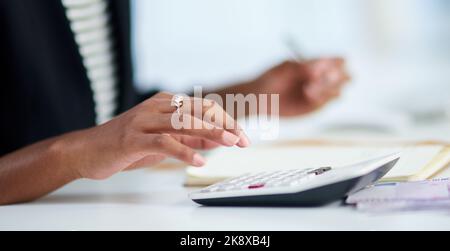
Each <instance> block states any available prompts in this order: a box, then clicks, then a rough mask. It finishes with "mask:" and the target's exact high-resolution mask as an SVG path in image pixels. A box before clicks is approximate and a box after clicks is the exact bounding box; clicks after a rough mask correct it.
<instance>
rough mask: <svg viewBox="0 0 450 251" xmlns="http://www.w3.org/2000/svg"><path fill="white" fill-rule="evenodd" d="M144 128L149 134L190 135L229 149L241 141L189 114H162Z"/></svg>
mask: <svg viewBox="0 0 450 251" xmlns="http://www.w3.org/2000/svg"><path fill="white" fill-rule="evenodd" d="M173 119H175V121H173ZM144 126H145V128H144V132H146V133H149V134H151V133H166V134H171V135H188V136H193V137H197V138H202V139H205V140H209V141H212V142H215V143H217V144H220V145H223V146H228V147H231V146H235V145H236V144H237V143H238V142H239V141H240V137H239V136H237V135H235V134H233V133H231V132H229V131H227V130H225V129H223V128H221V127H217V126H215V125H214V124H210V123H208V122H205V121H203V120H201V119H199V118H197V117H194V116H191V115H188V114H183V115H181V116H178V115H177V114H170V113H167V114H161V115H160V116H159V118H158V120H152V121H149V122H148V123H146V124H145V125H144Z"/></svg>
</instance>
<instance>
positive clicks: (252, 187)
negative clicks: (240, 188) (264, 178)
mask: <svg viewBox="0 0 450 251" xmlns="http://www.w3.org/2000/svg"><path fill="white" fill-rule="evenodd" d="M265 185H266V184H264V183H260V184H253V185H250V186H248V189H259V188H263V187H264V186H265Z"/></svg>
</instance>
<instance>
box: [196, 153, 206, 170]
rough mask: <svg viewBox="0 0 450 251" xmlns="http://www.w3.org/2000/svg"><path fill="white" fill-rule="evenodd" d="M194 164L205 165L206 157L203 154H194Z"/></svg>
mask: <svg viewBox="0 0 450 251" xmlns="http://www.w3.org/2000/svg"><path fill="white" fill-rule="evenodd" d="M193 164H194V166H197V167H200V166H204V165H205V164H206V160H205V158H203V156H201V155H200V154H198V153H196V154H195V155H194V159H193Z"/></svg>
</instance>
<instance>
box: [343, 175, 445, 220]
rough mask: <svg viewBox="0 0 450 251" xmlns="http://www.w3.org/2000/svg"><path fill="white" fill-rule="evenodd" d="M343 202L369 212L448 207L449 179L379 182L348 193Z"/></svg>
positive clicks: (442, 208) (443, 208)
mask: <svg viewBox="0 0 450 251" xmlns="http://www.w3.org/2000/svg"><path fill="white" fill-rule="evenodd" d="M346 203H348V204H353V205H356V207H357V208H358V209H359V210H363V211H370V212H385V211H405V210H450V180H449V179H439V180H431V181H420V182H400V183H380V184H377V185H375V186H372V187H369V188H366V189H363V190H361V191H359V192H357V193H355V194H353V195H350V196H349V197H348V198H347V200H346Z"/></svg>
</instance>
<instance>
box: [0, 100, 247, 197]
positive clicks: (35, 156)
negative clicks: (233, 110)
mask: <svg viewBox="0 0 450 251" xmlns="http://www.w3.org/2000/svg"><path fill="white" fill-rule="evenodd" d="M172 97H173V95H171V94H168V93H160V94H157V95H156V96H154V97H153V98H151V99H149V100H147V101H145V102H143V103H142V104H140V105H138V106H136V107H135V108H133V109H131V110H130V111H128V112H125V113H123V114H122V115H120V116H118V117H117V118H114V119H113V120H111V121H110V122H108V123H106V124H103V125H100V126H97V127H94V128H91V129H86V130H82V131H77V132H72V133H68V134H65V135H61V136H58V137H55V138H51V139H47V140H44V141H41V142H38V143H36V144H33V145H30V146H27V147H24V148H22V149H20V150H17V151H15V152H13V153H10V154H8V155H6V156H2V157H1V158H0V205H3V204H12V203H18V202H26V201H30V200H34V199H36V198H39V197H42V196H44V195H46V194H48V193H50V192H52V191H54V190H56V189H58V188H60V187H61V186H64V185H65V184H67V183H70V182H72V181H74V180H76V179H80V178H88V179H106V178H108V177H110V176H112V175H114V174H115V173H118V172H120V171H123V170H131V169H135V168H139V167H145V166H151V165H154V164H156V163H158V162H160V161H162V160H163V159H164V158H166V157H172V158H176V159H179V160H181V161H184V162H186V163H187V164H190V165H194V166H202V165H203V164H205V159H204V158H203V157H202V156H201V155H200V154H199V153H197V152H196V151H195V149H211V148H214V147H217V146H228V147H231V146H234V145H237V146H240V147H246V146H248V145H249V141H248V138H247V136H245V134H244V132H243V131H242V130H241V129H240V127H239V125H237V123H236V122H235V121H234V120H233V119H232V118H231V117H230V116H229V115H228V114H227V113H226V112H225V111H224V110H223V109H222V107H220V106H219V105H217V104H216V103H215V102H213V101H209V100H203V99H193V98H186V99H185V100H184V106H183V107H182V114H181V115H179V114H178V113H174V112H175V111H176V108H175V107H173V106H171V103H172ZM194 103H195V104H199V105H194ZM191 104H192V105H191ZM189 108H193V109H189ZM199 110H201V111H202V112H199ZM206 115H209V116H206ZM211 115H214V116H211ZM173 118H175V119H180V118H182V121H183V122H190V123H197V126H196V127H194V128H198V129H190V127H184V128H181V129H175V128H178V127H174V125H173V120H172V119H173ZM204 118H206V120H203V119H204ZM212 118H214V119H212ZM175 121H176V120H175ZM188 124H189V123H188Z"/></svg>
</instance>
